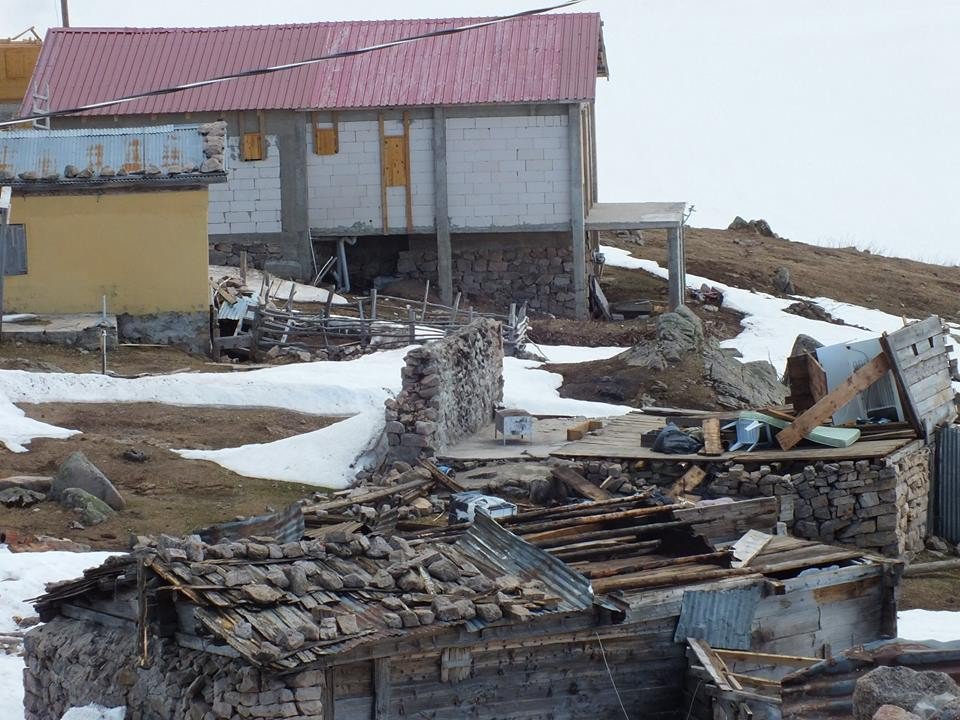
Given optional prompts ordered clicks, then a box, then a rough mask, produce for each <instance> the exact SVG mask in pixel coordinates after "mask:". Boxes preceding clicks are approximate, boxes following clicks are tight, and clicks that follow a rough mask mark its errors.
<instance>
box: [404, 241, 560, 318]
mask: <svg viewBox="0 0 960 720" xmlns="http://www.w3.org/2000/svg"><path fill="white" fill-rule="evenodd" d="M452 251H453V262H452V269H453V286H454V289H455V290H457V291H459V292H462V293H463V294H464V295H465V296H466V298H467V299H468V300H467V302H469V300H470V299H471V298H482V299H483V300H484V301H485V302H492V303H493V304H495V305H497V306H500V307H503V308H506V306H508V305H509V304H510V303H512V302H516V303H522V302H526V303H527V307H528V308H529V309H530V310H532V311H534V312H541V313H552V314H554V315H559V316H572V315H573V313H574V309H575V308H574V295H573V250H572V248H571V243H570V235H569V233H534V232H531V233H525V234H505V235H494V236H483V237H479V236H472V237H471V239H470V240H467V239H465V238H464V237H463V236H455V237H454V242H453V246H452ZM397 274H398V275H400V276H401V277H404V278H409V279H414V280H427V279H430V281H431V283H432V284H435V283H436V282H437V249H436V241H435V240H434V241H432V242H424V243H420V242H411V246H410V249H409V250H405V251H403V252H401V253H400V256H399V258H398V260H397Z"/></svg>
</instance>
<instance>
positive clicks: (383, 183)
mask: <svg viewBox="0 0 960 720" xmlns="http://www.w3.org/2000/svg"><path fill="white" fill-rule="evenodd" d="M377 127H378V129H379V131H380V217H381V222H382V223H383V234H384V235H386V234H387V233H388V232H389V231H390V220H389V213H388V212H387V155H386V149H387V148H386V140H385V139H384V138H385V134H384V131H383V113H377Z"/></svg>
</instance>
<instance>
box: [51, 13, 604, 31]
mask: <svg viewBox="0 0 960 720" xmlns="http://www.w3.org/2000/svg"><path fill="white" fill-rule="evenodd" d="M599 15H600V13H598V12H571V13H549V14H541V15H527V16H524V17H517V18H512V19H513V20H533V19H536V18H566V17H572V16H578V17H589V16H599ZM497 17H499V16H497V15H485V16H476V17H432V18H383V19H378V20H369V19H358V20H316V21H313V22H299V23H275V24H255V25H209V26H196V25H195V26H184V27H163V26H154V27H135V26H130V25H118V26H108V25H102V26H90V27H79V26H73V27H52V28H50V29H49V31H48V32H50V33H56V34H64V35H66V34H75V35H79V34H83V33H175V32H214V31H231V30H276V29H278V28H294V29H301V28H307V27H319V26H329V25H348V24H368V25H377V24H379V25H393V24H400V23H410V22H412V23H430V22H437V23H442V22H486V21H488V20H494V19H496V18H497Z"/></svg>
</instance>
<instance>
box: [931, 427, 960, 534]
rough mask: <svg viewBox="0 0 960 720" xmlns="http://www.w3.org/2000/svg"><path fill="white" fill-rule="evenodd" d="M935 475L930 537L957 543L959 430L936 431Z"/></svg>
mask: <svg viewBox="0 0 960 720" xmlns="http://www.w3.org/2000/svg"><path fill="white" fill-rule="evenodd" d="M936 468H937V474H936V478H935V479H934V483H935V484H934V508H933V528H934V534H935V535H938V536H940V537H942V538H946V539H947V540H949V541H950V542H953V543H958V542H960V427H957V426H956V425H945V426H944V427H942V428H941V429H940V430H939V431H938V432H937V464H936Z"/></svg>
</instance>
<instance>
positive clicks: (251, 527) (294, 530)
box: [195, 503, 304, 545]
mask: <svg viewBox="0 0 960 720" xmlns="http://www.w3.org/2000/svg"><path fill="white" fill-rule="evenodd" d="M303 531H304V522H303V512H302V511H301V510H300V505H299V503H292V504H291V505H290V506H288V507H287V508H285V509H284V510H281V511H280V512H275V513H270V514H269V515H257V516H255V517H250V518H247V519H246V520H234V521H232V522H225V523H219V524H217V525H210V526H209V527H205V528H201V529H200V530H197V531H196V533H195V534H197V535H199V536H200V539H201V540H203V541H204V542H205V543H207V544H210V545H213V544H216V543H218V542H222V541H224V540H240V539H242V538H249V537H254V536H260V535H262V536H266V537H272V538H275V539H276V541H277V542H280V543H286V542H295V541H297V540H300V539H301V538H302V537H303Z"/></svg>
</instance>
